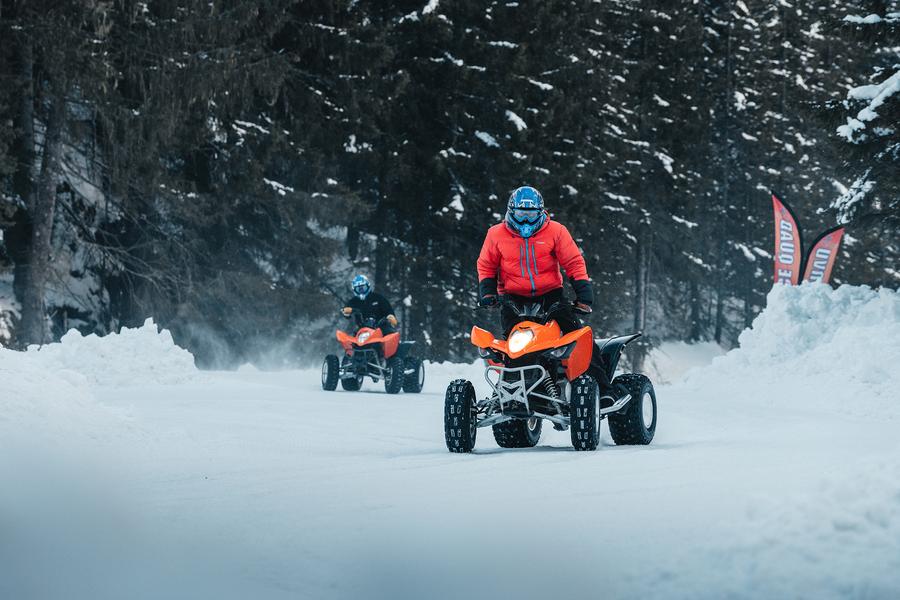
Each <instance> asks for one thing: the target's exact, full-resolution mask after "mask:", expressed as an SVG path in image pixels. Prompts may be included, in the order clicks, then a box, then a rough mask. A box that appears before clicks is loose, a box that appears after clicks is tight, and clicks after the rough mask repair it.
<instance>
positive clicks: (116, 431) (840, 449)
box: [0, 286, 900, 599]
mask: <svg viewBox="0 0 900 600" xmlns="http://www.w3.org/2000/svg"><path fill="white" fill-rule="evenodd" d="M166 335H167V334H165V333H162V334H157V333H156V328H155V326H152V324H149V323H148V325H147V326H145V327H144V328H142V329H138V330H131V331H130V332H123V334H121V335H119V336H111V337H110V338H104V339H102V340H100V339H97V338H91V337H88V338H80V337H78V336H76V337H75V338H71V339H68V340H64V342H63V343H62V344H59V345H57V346H55V347H48V348H47V349H46V351H44V350H42V351H41V352H37V353H33V352H29V353H26V354H24V355H23V354H15V353H11V352H9V351H0V371H2V374H3V376H4V378H5V379H9V380H10V381H11V382H12V383H11V387H9V388H8V389H7V390H6V391H5V393H6V394H8V395H7V396H5V397H4V398H3V400H2V403H0V445H2V447H0V451H2V458H0V477H2V481H4V482H5V483H4V485H3V488H2V490H0V597H2V598H125V597H127V598H315V599H329V598H336V599H338V598H339V599H343V598H392V599H401V598H448V599H449V598H466V599H471V598H494V599H496V598H512V597H517V598H557V597H559V598H562V597H573V596H575V595H576V594H577V595H579V596H580V597H590V598H638V597H642V598H722V597H731V598H776V597H808V598H896V597H898V595H900V436H898V435H897V430H898V425H900V393H898V392H897V385H898V384H900V373H898V371H900V298H898V294H897V293H895V292H889V291H881V292H874V291H871V290H868V289H865V288H851V287H843V288H840V289H838V290H837V291H831V290H830V289H829V288H826V287H824V286H804V287H803V288H783V289H779V290H776V291H775V292H773V294H772V295H771V296H770V298H769V308H768V309H767V310H766V311H765V312H764V313H763V314H762V315H761V316H760V317H759V318H758V319H757V321H756V322H755V323H754V327H753V329H751V330H748V331H747V332H745V333H744V335H743V336H742V338H741V347H740V348H739V349H737V350H734V351H732V352H730V353H728V354H727V355H725V356H723V357H720V358H718V359H716V360H715V361H714V362H713V364H712V365H711V366H707V367H704V368H700V369H695V370H693V371H691V372H690V373H688V375H687V376H686V377H684V378H681V379H680V380H679V381H678V382H677V383H673V384H668V385H662V384H660V385H658V386H657V396H658V400H659V426H658V428H657V432H656V438H655V439H654V441H653V443H652V444H651V445H650V446H641V447H637V446H632V447H617V446H615V445H613V443H612V441H611V440H610V438H609V433H608V430H607V428H606V425H604V426H603V438H602V442H601V447H600V448H599V449H598V450H597V451H596V452H575V451H574V450H573V449H572V447H571V441H570V439H569V434H568V432H556V431H553V430H552V428H550V427H546V428H545V429H544V434H543V437H542V439H541V442H540V444H539V446H538V447H537V448H534V449H522V450H501V449H499V448H498V447H497V446H496V444H495V443H494V441H493V439H492V436H491V434H490V430H489V429H482V430H479V432H478V440H477V444H476V451H475V453H473V454H471V455H458V454H450V453H448V452H447V449H446V447H445V446H444V439H443V395H444V388H445V386H446V384H447V382H449V381H450V380H451V379H454V378H457V377H467V378H469V379H471V380H472V381H473V382H475V384H476V389H477V390H478V391H479V393H480V394H483V393H484V392H485V385H484V383H483V379H482V378H481V370H480V366H479V365H446V364H445V365H439V364H430V365H428V366H427V375H426V377H427V379H426V387H425V390H424V391H423V392H422V393H421V394H418V395H413V394H399V395H396V396H393V395H391V396H389V395H387V394H385V393H384V391H383V386H376V385H373V384H372V383H371V382H368V381H367V382H366V383H365V384H364V387H363V390H362V391H360V392H354V393H350V392H343V391H336V392H324V391H322V390H321V388H320V382H319V376H320V373H319V370H318V369H309V370H303V371H287V372H276V373H272V372H261V371H257V370H255V369H252V368H249V367H248V368H244V369H241V370H239V371H237V372H229V373H224V372H223V373H220V372H214V373H204V372H196V371H193V369H192V365H190V364H189V363H188V362H187V361H185V360H184V356H183V355H181V354H179V352H183V351H180V350H179V349H178V348H177V347H175V346H174V345H172V344H171V339H169V338H167V337H166ZM129 336H131V338H133V339H131V340H130V341H129ZM104 353H105V354H104ZM142 353H143V354H142ZM98 355H102V356H100V357H99V358H97V357H98ZM188 356H189V355H188ZM91 357H94V359H92V358H91ZM161 364H164V365H165V368H164V369H162V370H160V369H158V368H156V366H154V365H157V366H158V365H161ZM10 394H11V395H10Z"/></svg>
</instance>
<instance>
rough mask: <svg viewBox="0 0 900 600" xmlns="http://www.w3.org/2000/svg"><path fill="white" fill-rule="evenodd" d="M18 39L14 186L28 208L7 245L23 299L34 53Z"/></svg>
mask: <svg viewBox="0 0 900 600" xmlns="http://www.w3.org/2000/svg"><path fill="white" fill-rule="evenodd" d="M16 42H17V44H16V50H17V52H16V59H17V70H18V79H19V86H18V92H19V106H18V110H17V115H16V129H17V130H18V135H17V136H16V138H15V140H13V145H12V150H13V154H14V156H15V158H16V170H15V172H14V173H13V178H12V184H13V188H12V189H13V193H14V194H15V195H16V196H18V197H19V198H20V199H21V200H22V203H23V205H24V206H25V208H24V209H19V210H17V211H16V215H15V225H14V226H13V227H12V229H11V231H9V232H8V233H9V235H7V239H6V245H7V248H8V249H9V252H10V257H11V258H12V260H13V263H14V267H13V291H14V292H15V295H16V297H17V298H21V297H22V294H23V293H24V291H25V285H26V283H25V282H26V280H27V279H28V248H29V247H30V245H31V223H30V219H29V215H30V213H31V209H32V206H33V204H34V183H33V181H32V180H33V178H34V172H35V153H34V52H33V49H32V42H31V39H30V38H29V37H28V36H27V35H25V34H23V35H20V36H18V38H17V39H16Z"/></svg>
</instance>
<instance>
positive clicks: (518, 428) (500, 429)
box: [491, 417, 544, 448]
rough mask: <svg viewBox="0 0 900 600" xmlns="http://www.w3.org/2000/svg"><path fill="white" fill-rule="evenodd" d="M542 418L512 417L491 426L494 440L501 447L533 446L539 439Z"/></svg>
mask: <svg viewBox="0 0 900 600" xmlns="http://www.w3.org/2000/svg"><path fill="white" fill-rule="evenodd" d="M543 423H544V421H543V419H540V418H538V417H531V418H528V419H513V420H512V421H504V422H503V423H497V424H496V425H493V426H491V429H493V430H494V440H496V442H497V445H498V446H500V447H501V448H534V447H535V446H537V443H538V441H540V439H541V426H542V425H543Z"/></svg>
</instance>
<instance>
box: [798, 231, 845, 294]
mask: <svg viewBox="0 0 900 600" xmlns="http://www.w3.org/2000/svg"><path fill="white" fill-rule="evenodd" d="M843 237H844V228H843V227H840V226H838V227H832V228H831V229H829V230H828V231H826V232H825V233H823V234H822V235H820V236H819V237H818V238H817V239H816V241H814V242H813V245H812V248H810V249H809V255H808V256H807V257H806V270H805V271H804V273H803V281H821V282H822V283H828V279H829V278H830V277H831V269H832V268H833V267H834V260H835V259H836V258H837V251H838V248H839V247H840V245H841V238H843Z"/></svg>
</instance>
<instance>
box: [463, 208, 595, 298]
mask: <svg viewBox="0 0 900 600" xmlns="http://www.w3.org/2000/svg"><path fill="white" fill-rule="evenodd" d="M560 266H562V268H563V269H565V270H566V275H567V276H568V277H569V279H571V280H573V281H587V279H588V274H587V267H586V266H585V264H584V257H583V256H581V252H580V251H579V250H578V246H577V245H576V244H575V240H573V239H572V235H571V234H570V233H569V230H568V229H566V228H565V226H563V225H562V224H560V223H557V222H556V221H551V220H550V218H549V217H547V221H546V223H544V226H543V227H541V228H540V229H539V230H538V231H537V233H535V234H534V235H532V236H531V237H529V238H523V237H521V236H519V235H518V234H517V233H514V232H513V231H512V230H510V228H509V227H507V226H506V223H505V222H504V223H498V224H497V225H494V226H493V227H491V228H490V229H488V232H487V236H486V237H485V238H484V245H483V246H482V247H481V254H480V255H479V257H478V280H479V281H480V282H484V281H485V280H486V279H496V281H497V291H498V292H499V293H501V294H515V295H517V296H540V295H542V294H546V293H547V292H549V291H550V290H554V289H556V288H559V287H562V282H563V281H562V274H561V273H560V271H559V268H560Z"/></svg>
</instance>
